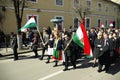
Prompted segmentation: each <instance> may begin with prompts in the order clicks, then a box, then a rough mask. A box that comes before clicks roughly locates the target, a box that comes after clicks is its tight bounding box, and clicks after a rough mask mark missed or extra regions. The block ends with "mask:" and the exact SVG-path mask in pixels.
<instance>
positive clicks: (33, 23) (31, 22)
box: [20, 16, 37, 32]
mask: <svg viewBox="0 0 120 80" xmlns="http://www.w3.org/2000/svg"><path fill="white" fill-rule="evenodd" d="M36 26H37V24H36V21H35V19H34V16H32V17H31V18H30V19H29V20H28V21H27V23H26V24H25V25H24V26H23V27H22V28H21V29H20V31H22V32H26V31H27V29H28V28H33V27H36Z"/></svg>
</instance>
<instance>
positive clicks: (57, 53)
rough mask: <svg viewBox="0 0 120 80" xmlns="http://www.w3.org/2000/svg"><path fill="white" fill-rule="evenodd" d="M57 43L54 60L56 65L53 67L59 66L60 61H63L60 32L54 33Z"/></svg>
mask: <svg viewBox="0 0 120 80" xmlns="http://www.w3.org/2000/svg"><path fill="white" fill-rule="evenodd" d="M54 35H55V42H54V51H53V56H52V58H53V59H54V60H55V61H54V62H55V65H54V66H53V67H56V66H58V61H59V60H62V40H61V38H60V35H59V33H58V32H55V33H54Z"/></svg>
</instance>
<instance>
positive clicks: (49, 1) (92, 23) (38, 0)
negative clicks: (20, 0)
mask: <svg viewBox="0 0 120 80" xmlns="http://www.w3.org/2000/svg"><path fill="white" fill-rule="evenodd" d="M27 3H28V5H29V7H27V8H24V14H23V21H22V26H23V25H24V24H25V23H26V22H27V20H28V19H29V18H30V16H32V15H34V16H35V20H36V21H37V24H38V26H39V29H40V31H41V30H42V29H43V27H48V26H50V27H51V28H52V29H53V28H54V24H53V23H52V22H50V20H51V19H54V18H57V19H62V20H63V22H62V23H61V24H60V25H59V27H60V29H63V28H66V29H68V28H69V27H70V26H72V27H73V28H77V27H78V26H79V20H80V16H79V14H77V13H76V11H75V5H76V4H79V5H80V8H81V9H84V10H82V11H81V12H82V15H84V16H85V27H86V28H88V29H89V28H91V27H96V28H99V27H100V23H102V24H104V26H105V27H106V28H107V27H109V24H110V22H113V24H114V27H120V24H119V22H120V17H119V16H120V10H119V9H120V5H119V4H116V3H114V2H111V1H109V0H27ZM1 11H2V14H3V16H4V18H3V20H2V23H1V24H0V29H1V30H3V31H4V33H5V34H9V33H10V32H15V33H17V26H16V19H15V13H14V7H13V6H12V3H9V5H5V11H4V9H3V7H1ZM84 13H85V14H84Z"/></svg>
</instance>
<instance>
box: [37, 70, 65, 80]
mask: <svg viewBox="0 0 120 80" xmlns="http://www.w3.org/2000/svg"><path fill="white" fill-rule="evenodd" d="M62 72H64V71H62V70H61V71H58V72H56V73H53V74H50V75H48V76H45V77H43V78H40V79H38V80H45V79H48V78H51V77H53V76H55V75H58V74H60V73H62Z"/></svg>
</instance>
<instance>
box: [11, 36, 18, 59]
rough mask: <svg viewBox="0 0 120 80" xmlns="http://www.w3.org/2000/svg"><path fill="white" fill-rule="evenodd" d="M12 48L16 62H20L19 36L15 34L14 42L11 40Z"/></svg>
mask: <svg viewBox="0 0 120 80" xmlns="http://www.w3.org/2000/svg"><path fill="white" fill-rule="evenodd" d="M11 48H12V50H13V55H14V60H18V53H17V48H18V44H17V36H16V34H13V37H12V40H11Z"/></svg>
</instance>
